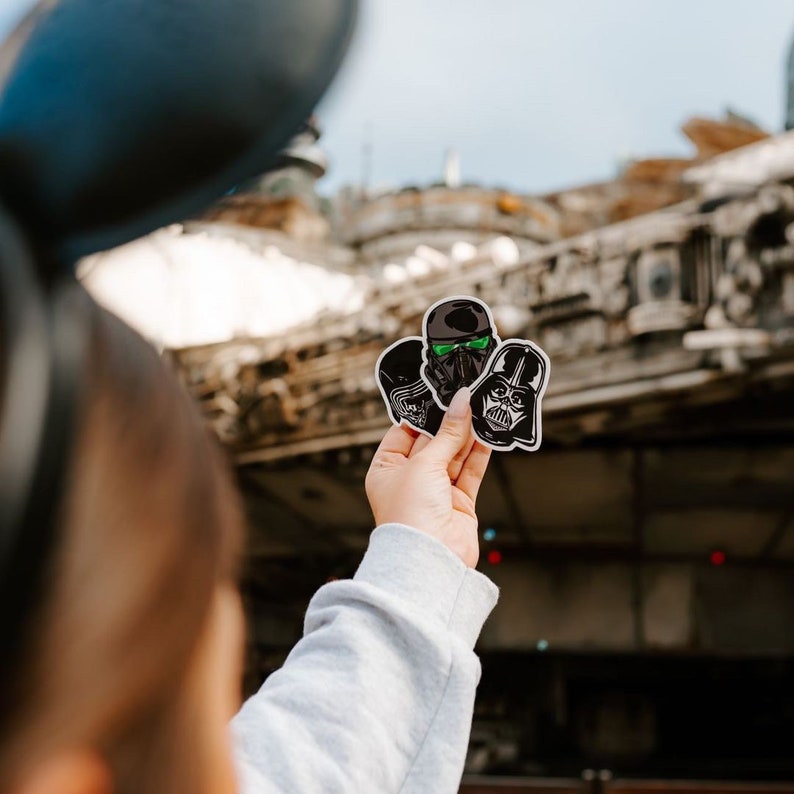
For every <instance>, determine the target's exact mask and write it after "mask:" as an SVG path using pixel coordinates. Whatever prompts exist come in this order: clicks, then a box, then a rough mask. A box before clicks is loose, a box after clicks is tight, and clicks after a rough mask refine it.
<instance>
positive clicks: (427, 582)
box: [353, 524, 499, 647]
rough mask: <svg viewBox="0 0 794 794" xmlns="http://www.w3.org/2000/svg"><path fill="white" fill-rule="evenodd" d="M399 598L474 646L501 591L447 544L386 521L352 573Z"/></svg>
mask: <svg viewBox="0 0 794 794" xmlns="http://www.w3.org/2000/svg"><path fill="white" fill-rule="evenodd" d="M353 578H354V579H355V580H356V581H358V582H366V583H368V584H371V585H373V586H375V587H377V588H379V589H380V590H384V591H386V592H387V593H389V594H391V595H393V596H396V597H397V598H399V599H400V600H402V601H403V602H407V603H408V604H409V606H410V607H411V608H412V609H414V610H417V611H421V612H422V613H423V614H424V615H425V616H426V617H427V618H429V619H430V620H433V621H436V622H440V623H442V624H443V625H444V626H446V627H447V628H448V629H449V630H450V631H452V632H453V633H454V634H456V635H457V636H458V637H460V638H461V639H462V640H463V641H464V642H465V643H466V644H467V645H468V646H469V647H474V643H475V642H476V641H477V637H479V635H480V631H481V630H482V626H483V623H485V619H486V618H487V617H488V615H490V613H491V610H492V609H493V608H494V606H495V605H496V601H497V599H498V598H499V589H498V588H497V587H496V585H495V584H494V583H493V582H491V580H490V579H488V577H487V576H484V575H483V574H481V573H480V572H479V571H475V570H474V569H473V568H469V567H468V566H467V565H465V564H464V562H463V561H462V560H461V559H460V558H459V557H458V556H457V555H456V554H454V553H453V552H451V551H450V550H449V549H448V548H447V547H446V546H444V544H442V543H441V542H440V541H438V540H436V539H435V538H432V537H430V535H427V534H426V533H424V532H419V531H418V530H416V529H412V528H411V527H407V526H405V525H404V524H383V525H382V526H380V527H378V528H377V529H376V530H375V531H374V532H373V533H372V535H371V536H370V541H369V548H368V549H367V553H366V554H365V555H364V559H363V560H362V561H361V565H360V566H359V568H358V571H357V572H356V575H355V576H354V577H353Z"/></svg>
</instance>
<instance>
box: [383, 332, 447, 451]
mask: <svg viewBox="0 0 794 794" xmlns="http://www.w3.org/2000/svg"><path fill="white" fill-rule="evenodd" d="M423 346H424V340H423V339H422V337H421V336H409V337H406V338H405V339H400V340H399V341H398V342H395V343H394V344H393V345H391V346H390V347H387V348H386V350H384V351H383V352H382V353H381V354H380V357H379V358H378V363H377V364H376V365H375V377H376V379H377V381H378V388H379V389H380V393H381V395H382V396H383V401H384V402H385V403H386V408H387V410H388V412H389V418H390V419H391V420H392V422H394V424H396V425H399V424H401V423H402V422H405V423H406V424H407V425H409V426H410V427H412V428H414V430H418V431H419V432H420V433H424V434H425V435H428V436H434V435H435V434H436V432H437V431H438V428H439V426H440V425H441V420H442V418H443V416H444V411H443V410H442V409H441V408H439V407H438V405H437V404H436V401H435V400H434V399H433V395H432V393H431V392H430V389H429V388H428V386H427V384H426V383H425V382H424V381H423V380H422V378H421V376H420V374H419V370H420V368H421V366H422V347H423Z"/></svg>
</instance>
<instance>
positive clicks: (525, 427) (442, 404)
mask: <svg viewBox="0 0 794 794" xmlns="http://www.w3.org/2000/svg"><path fill="white" fill-rule="evenodd" d="M422 331H423V336H411V337H407V338H405V339H401V340H400V341H398V342H395V343H394V344H393V345H391V346H390V347H388V348H387V349H386V350H384V351H383V353H382V354H381V355H380V357H379V358H378V363H377V365H376V368H375V371H376V379H377V383H378V387H379V389H380V392H381V394H382V395H383V400H384V402H385V403H386V407H387V409H388V412H389V417H390V418H391V420H392V422H394V424H397V425H399V424H401V423H405V424H407V425H409V426H410V427H413V428H414V429H416V430H418V431H420V432H422V433H425V434H426V435H430V436H432V435H435V433H436V432H437V431H438V428H439V426H440V424H441V420H442V418H443V415H444V412H445V411H446V409H447V406H448V405H449V403H450V401H451V400H452V397H453V395H454V394H455V392H457V391H458V389H460V388H462V387H463V386H469V387H470V388H471V390H472V396H471V409H472V428H473V430H474V434H475V435H476V436H477V438H478V439H479V440H480V441H481V442H482V443H483V444H485V445H486V446H488V447H490V448H491V449H494V450H501V451H508V450H511V449H524V450H527V451H529V452H534V451H535V450H537V449H538V448H539V447H540V443H541V438H542V433H541V400H542V399H543V394H544V392H545V391H546V384H547V383H548V380H549V372H550V368H551V367H550V363H549V359H548V356H547V355H546V354H545V353H544V352H543V350H541V349H540V348H539V347H538V346H537V345H536V344H534V343H533V342H530V341H529V340H528V339H507V340H506V341H504V342H502V341H501V340H500V339H499V336H498V335H497V333H496V325H495V324H494V321H493V316H492V315H491V310H490V309H489V308H488V306H487V305H486V304H484V303H483V302H482V301H480V300H477V299H476V298H471V297H468V296H456V297H452V298H445V299H444V300H442V301H438V302H437V303H434V304H433V305H432V306H431V307H430V308H429V309H428V310H427V312H426V314H425V317H424V321H423V323H422Z"/></svg>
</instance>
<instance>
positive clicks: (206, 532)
mask: <svg viewBox="0 0 794 794" xmlns="http://www.w3.org/2000/svg"><path fill="white" fill-rule="evenodd" d="M91 307H92V308H91V312H92V313H93V314H94V317H93V318H92V319H93V321H94V325H93V331H94V333H93V343H92V349H91V351H90V357H89V359H90V360H89V366H88V369H89V374H88V376H87V383H86V388H85V392H84V396H83V405H84V409H83V418H82V421H81V425H80V429H79V434H78V436H79V437H78V439H77V442H76V445H75V450H74V453H73V461H72V464H71V467H70V474H69V483H68V490H67V494H66V497H65V503H64V506H63V515H62V520H61V523H60V527H59V531H58V536H59V545H58V548H57V549H56V550H55V551H54V553H53V565H52V575H51V576H50V577H49V578H48V581H47V584H46V592H45V594H44V597H43V599H42V606H41V609H40V611H39V614H38V615H36V616H34V617H33V618H32V619H35V620H36V621H37V624H36V626H35V630H34V631H33V632H31V636H32V641H31V643H30V647H29V648H28V649H27V652H26V653H25V654H24V655H23V658H22V659H21V660H20V664H19V665H18V675H17V676H16V680H14V681H4V682H2V686H4V687H5V686H15V687H18V688H20V691H21V692H22V696H21V697H20V698H19V701H20V702H19V707H18V708H16V709H15V712H14V714H13V715H4V717H5V718H4V719H3V723H4V725H3V728H4V730H3V733H2V739H0V781H2V783H0V789H2V788H3V786H4V785H5V784H7V783H11V782H12V781H13V778H14V776H15V775H17V774H19V773H21V772H23V771H24V770H25V769H26V768H29V767H30V766H31V765H35V763H36V761H37V760H38V759H40V758H42V757H46V755H47V754H49V753H52V752H57V751H58V750H59V749H62V748H64V747H73V746H87V747H94V748H96V749H97V750H98V751H99V752H100V753H102V755H103V756H104V758H105V759H106V760H107V762H108V764H109V765H110V767H111V770H112V772H113V775H114V783H115V786H116V791H117V792H119V794H127V793H131V792H157V793H158V794H170V792H185V791H190V792H200V791H201V777H202V776H201V770H200V765H201V748H198V747H195V746H193V745H195V744H196V743H197V741H198V740H197V738H196V736H195V727H194V723H195V721H194V720H192V719H191V715H190V714H189V710H190V707H191V704H190V702H189V699H188V698H186V697H185V687H184V686H183V681H184V678H185V674H186V671H187V670H188V667H189V665H190V662H191V659H192V655H193V652H194V649H195V647H196V645H197V642H198V639H199V637H200V634H201V630H202V628H203V627H204V625H205V622H206V621H207V619H208V616H209V609H210V604H211V599H212V596H213V592H214V589H215V587H214V585H215V584H217V583H219V582H222V581H224V580H232V578H233V577H234V569H235V565H236V558H237V552H238V544H239V538H240V535H241V526H242V521H241V517H240V516H241V513H240V509H239V498H238V495H237V492H236V490H235V487H234V485H233V483H232V480H231V477H230V475H229V472H228V471H227V468H226V466H225V464H224V462H223V460H222V455H221V453H220V451H219V449H218V446H217V444H216V443H215V441H214V440H213V439H211V438H210V435H209V432H208V431H207V430H206V429H205V428H204V426H203V425H202V422H201V419H200V417H199V415H198V411H197V409H196V408H195V407H194V405H193V404H192V403H191V401H190V400H189V399H188V397H187V396H186V395H185V394H184V393H183V390H182V388H181V386H180V385H179V384H178V382H177V381H176V379H175V377H174V376H173V375H172V374H171V373H169V372H168V371H167V368H166V366H165V365H164V364H163V362H162V361H161V360H160V358H159V356H158V355H157V353H156V352H155V351H154V350H153V349H152V348H151V347H150V346H149V345H148V344H147V343H146V342H144V341H143V340H142V339H141V338H140V337H139V336H138V335H137V334H135V333H134V332H133V331H131V330H130V329H129V328H128V327H127V326H125V325H124V324H123V323H122V322H120V321H119V320H117V319H115V318H114V317H112V316H111V315H109V314H108V313H106V312H104V311H102V310H100V309H98V308H97V307H96V306H95V305H94V304H91Z"/></svg>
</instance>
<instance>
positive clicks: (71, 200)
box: [0, 0, 357, 277]
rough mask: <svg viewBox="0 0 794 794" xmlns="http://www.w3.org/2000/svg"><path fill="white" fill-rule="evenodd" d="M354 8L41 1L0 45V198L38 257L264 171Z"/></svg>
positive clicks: (217, 1) (161, 214) (314, 88)
mask: <svg viewBox="0 0 794 794" xmlns="http://www.w3.org/2000/svg"><path fill="white" fill-rule="evenodd" d="M356 9H357V1H356V0H323V1H322V2H317V0H145V1H143V2H142V0H49V1H48V0H43V1H42V2H41V3H40V4H39V7H38V9H37V11H35V12H34V13H33V14H32V15H31V16H30V17H29V18H28V19H27V20H26V21H25V22H23V24H22V26H21V27H20V29H18V31H17V32H16V33H15V34H14V35H13V36H12V37H11V39H10V40H9V42H7V43H6V46H5V47H4V48H3V50H2V52H0V81H2V82H0V200H1V201H3V202H4V203H5V204H6V205H7V206H8V207H9V208H10V209H11V211H12V212H13V213H14V215H15V216H16V218H17V220H18V221H19V222H20V223H21V224H22V225H23V226H24V227H25V228H26V230H27V232H28V234H29V235H30V237H31V238H32V239H33V240H35V241H36V242H37V243H39V244H40V245H41V246H42V252H41V253H42V254H43V255H41V256H39V259H40V261H48V262H49V263H50V264H49V265H47V266H46V267H49V268H53V267H57V266H59V265H60V266H62V265H71V264H73V263H74V262H75V261H76V259H77V258H79V257H80V256H83V255H85V254H87V253H91V252H93V251H96V250H101V249H105V248H109V247H112V246H114V245H118V244H121V243H123V242H126V241H128V240H130V239H134V238H135V237H138V236H140V235H142V234H144V233H147V232H149V231H151V230H153V229H155V228H158V227H159V226H162V225H164V224H167V223H170V222H173V221H176V220H181V219H183V218H185V217H188V216H189V215H190V214H192V213H195V212H196V211H198V210H200V209H202V208H203V207H204V206H206V205H207V204H209V203H210V202H211V201H212V200H214V199H215V198H217V197H219V196H221V195H223V194H224V193H225V192H227V191H228V190H230V189H231V188H232V187H234V186H235V185H236V184H238V183H239V182H241V181H242V180H244V179H247V178H249V177H252V176H255V175H257V174H259V173H261V172H262V171H264V170H266V169H267V168H268V167H269V166H270V165H271V163H272V158H273V156H274V155H275V153H276V152H277V151H278V149H279V148H281V147H282V146H283V145H284V143H285V142H286V141H287V140H288V138H289V137H290V136H291V134H292V133H293V132H294V131H295V130H296V129H297V128H298V126H299V125H300V123H301V122H302V121H303V120H304V119H305V118H306V117H307V116H308V115H309V114H310V112H311V111H312V109H313V108H314V106H315V104H316V103H317V101H318V100H319V98H320V96H321V95H322V93H323V91H324V90H325V88H326V87H327V85H328V83H329V82H330V80H331V78H332V77H333V75H334V73H335V71H336V69H337V67H338V65H339V63H340V62H341V59H342V56H343V54H344V52H345V50H346V48H347V44H348V41H349V39H350V36H351V33H352V29H353V25H354V20H355V16H356ZM42 275H44V276H45V277H46V276H50V275H52V274H51V273H44V274H42Z"/></svg>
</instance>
